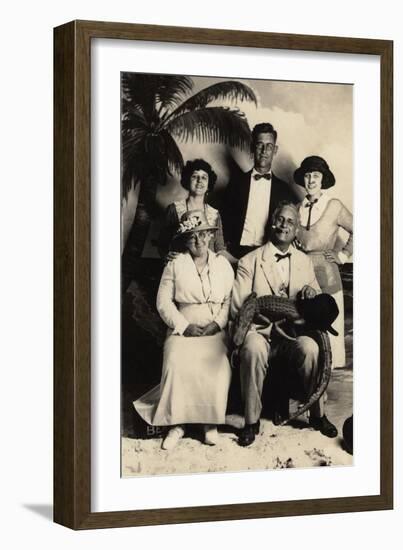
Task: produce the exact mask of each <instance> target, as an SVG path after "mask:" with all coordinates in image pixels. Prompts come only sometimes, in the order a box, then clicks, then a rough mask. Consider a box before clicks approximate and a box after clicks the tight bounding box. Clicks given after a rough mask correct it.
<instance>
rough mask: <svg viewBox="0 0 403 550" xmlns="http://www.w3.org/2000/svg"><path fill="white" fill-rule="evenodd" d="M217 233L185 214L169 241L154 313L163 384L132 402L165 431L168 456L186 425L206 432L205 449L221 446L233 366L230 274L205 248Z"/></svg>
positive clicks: (196, 214)
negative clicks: (172, 252)
mask: <svg viewBox="0 0 403 550" xmlns="http://www.w3.org/2000/svg"><path fill="white" fill-rule="evenodd" d="M216 231H217V226H212V225H211V224H209V222H208V220H207V218H206V216H205V212H204V210H193V211H189V212H185V213H184V214H183V215H182V217H181V220H180V223H179V227H178V228H177V232H176V235H175V237H174V240H175V242H176V243H179V244H180V245H181V246H180V249H181V250H183V253H182V254H178V255H177V256H176V257H175V258H174V259H173V260H172V261H170V262H168V264H167V265H166V266H165V269H164V272H163V274H162V277H161V282H160V286H159V289H158V295H157V309H158V312H159V314H160V316H161V318H162V320H163V321H164V322H165V324H166V325H167V327H168V331H167V337H166V340H165V344H164V356H163V366H162V375H161V382H160V384H159V385H158V386H156V387H155V388H153V389H152V390H150V391H149V392H148V393H146V394H145V395H144V396H143V397H141V398H140V399H138V400H137V401H135V402H134V407H135V409H136V410H137V412H138V413H139V414H140V416H141V417H142V418H143V419H144V420H145V421H146V422H148V423H149V424H151V425H153V426H169V427H170V430H169V432H168V435H167V436H166V438H165V439H164V441H163V443H162V448H163V449H166V450H170V449H172V448H173V447H175V445H176V444H177V443H178V442H179V440H180V439H181V438H182V437H183V436H184V434H185V427H186V425H187V424H202V425H203V426H204V442H205V443H206V444H208V445H214V444H215V443H217V442H218V432H217V425H218V424H224V423H225V411H226V407H227V398H228V390H229V385H230V381H231V367H230V364H229V360H228V357H227V345H226V335H225V330H224V329H225V327H226V325H227V322H228V314H229V305H230V299H231V292H232V286H233V283H234V272H233V269H232V267H231V265H230V264H229V262H228V261H227V260H226V259H225V258H224V257H222V256H219V255H217V254H215V253H214V252H213V251H212V250H210V249H209V243H210V241H211V239H212V238H213V236H214V233H215V232H216Z"/></svg>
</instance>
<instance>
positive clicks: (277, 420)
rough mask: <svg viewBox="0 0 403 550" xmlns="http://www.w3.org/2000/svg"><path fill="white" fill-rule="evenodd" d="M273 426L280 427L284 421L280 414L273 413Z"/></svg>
mask: <svg viewBox="0 0 403 550" xmlns="http://www.w3.org/2000/svg"><path fill="white" fill-rule="evenodd" d="M272 420H273V424H274V425H275V426H280V424H281V423H282V422H283V421H284V420H285V418H283V417H282V415H281V413H279V412H278V411H275V412H274V414H273V419H272Z"/></svg>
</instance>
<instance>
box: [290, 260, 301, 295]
mask: <svg viewBox="0 0 403 550" xmlns="http://www.w3.org/2000/svg"><path fill="white" fill-rule="evenodd" d="M299 271H300V269H299V263H298V259H297V254H296V253H295V250H294V251H292V253H291V257H290V284H289V287H288V288H289V290H288V295H289V297H290V298H293V297H294V296H295V295H296V294H297V292H298V291H299V290H301V288H300V287H301V285H300V283H299V281H298V279H299Z"/></svg>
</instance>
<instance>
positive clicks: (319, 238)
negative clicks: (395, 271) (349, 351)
mask: <svg viewBox="0 0 403 550" xmlns="http://www.w3.org/2000/svg"><path fill="white" fill-rule="evenodd" d="M294 180H295V183H297V184H298V185H301V186H302V187H304V188H305V190H306V197H305V198H304V200H303V201H302V202H301V204H300V205H299V213H300V219H301V228H300V231H299V233H298V239H299V241H300V242H301V244H302V248H303V250H304V251H305V252H306V253H307V254H309V256H310V257H311V260H312V262H313V265H314V269H315V275H316V278H317V280H318V282H319V285H320V287H321V289H322V292H325V293H327V294H331V295H332V296H333V297H334V298H335V300H336V302H337V305H338V307H339V316H338V318H337V320H336V321H335V323H334V324H333V326H334V328H335V329H336V331H337V332H338V336H333V335H330V342H331V346H332V355H333V366H334V367H343V366H345V363H346V353H345V344H344V298H343V285H342V281H341V277H340V271H339V266H340V265H343V264H344V263H345V262H346V261H347V260H348V259H349V257H350V256H351V254H352V251H353V216H352V214H351V212H350V211H349V210H348V209H347V208H346V207H345V206H344V204H343V203H342V202H341V201H340V200H339V199H336V198H332V197H329V196H328V194H327V192H326V190H327V189H329V188H330V187H333V186H334V185H335V183H336V179H335V177H334V175H333V173H332V172H331V170H330V168H329V166H328V164H327V162H326V161H325V160H324V159H323V158H322V157H318V156H310V157H307V158H305V159H304V160H303V161H302V163H301V166H300V167H299V168H298V169H297V170H296V171H295V173H294ZM340 227H341V228H342V229H344V230H345V231H347V233H348V234H349V236H348V240H347V242H346V244H345V245H344V247H343V248H342V249H341V250H337V249H336V248H335V247H336V242H337V237H338V234H339V228H340Z"/></svg>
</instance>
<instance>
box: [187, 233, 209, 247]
mask: <svg viewBox="0 0 403 550" xmlns="http://www.w3.org/2000/svg"><path fill="white" fill-rule="evenodd" d="M209 235H210V231H197V232H196V233H193V234H192V235H189V237H188V238H187V239H186V242H187V243H189V244H190V243H195V242H196V240H198V241H205V240H206V239H207V237H208V236H209Z"/></svg>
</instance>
